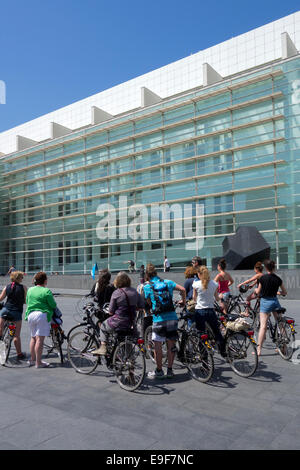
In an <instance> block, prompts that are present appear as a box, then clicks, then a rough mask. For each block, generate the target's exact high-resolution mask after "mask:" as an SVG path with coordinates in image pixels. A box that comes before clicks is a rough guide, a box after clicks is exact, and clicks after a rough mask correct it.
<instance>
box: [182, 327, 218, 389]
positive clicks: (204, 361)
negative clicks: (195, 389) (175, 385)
mask: <svg viewBox="0 0 300 470" xmlns="http://www.w3.org/2000/svg"><path fill="white" fill-rule="evenodd" d="M183 364H184V365H185V366H186V367H187V368H188V371H189V373H190V374H191V376H192V377H193V379H195V380H198V381H199V382H202V383H205V382H208V381H209V380H210V379H211V377H212V375H213V373H214V358H213V354H212V352H211V351H210V350H209V349H208V348H207V347H206V346H205V344H204V343H203V341H202V340H201V339H200V338H199V336H198V335H188V337H187V338H186V342H185V346H184V354H183Z"/></svg>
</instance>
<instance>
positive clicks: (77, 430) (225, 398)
mask: <svg viewBox="0 0 300 470" xmlns="http://www.w3.org/2000/svg"><path fill="white" fill-rule="evenodd" d="M78 300H79V297H75V296H71V294H70V292H68V295H67V296H63V295H61V296H59V297H57V303H58V305H59V307H60V308H61V310H62V311H63V318H64V325H63V326H64V329H65V331H66V332H68V330H69V329H70V328H71V327H72V326H73V325H74V324H75V323H76V321H77V320H78V319H79V317H78V315H77V314H76V304H77V302H78ZM282 305H283V306H287V308H288V314H289V316H293V317H294V318H295V320H296V330H297V324H298V325H299V324H300V313H299V308H298V301H287V300H286V301H282ZM297 337H299V338H300V334H298V335H297ZM29 339H30V337H29V328H28V325H27V323H26V322H23V327H22V346H23V350H24V351H26V352H28V351H29ZM64 351H66V345H64ZM14 354H15V351H14V349H13V353H12V356H14ZM50 362H51V367H50V368H47V369H35V368H34V367H31V368H29V367H28V366H27V365H26V361H25V362H23V363H20V364H19V365H17V363H16V362H15V361H13V360H12V362H11V363H10V365H9V367H0V383H1V386H0V399H1V403H2V406H1V407H0V432H1V441H0V448H1V449H2V450H3V449H9V450H11V449H12V450H13V449H20V450H46V449H48V450H49V449H67V450H75V449H78V450H93V449H107V450H110V449H112V450H125V449H129V450H132V449H137V450H140V449H145V450H147V449H150V450H159V449H166V450H168V449H170V450H184V449H187V450H193V449H201V450H202V449H224V450H229V449H261V450H273V449H274V450H275V449H300V438H299V426H300V411H299V405H300V393H299V390H300V374H299V371H300V369H299V367H300V365H299V363H298V364H297V363H296V361H294V362H292V361H288V362H287V361H284V360H283V359H281V358H280V357H279V356H278V355H276V354H275V351H274V347H273V345H272V344H271V343H270V342H269V341H267V342H266V345H265V348H264V350H263V355H262V357H261V359H260V362H259V367H258V370H257V372H256V374H255V375H254V376H253V377H252V378H249V379H243V378H241V377H238V376H237V375H235V374H234V373H233V371H232V370H231V368H230V367H229V365H228V364H226V363H225V362H224V361H223V360H222V359H221V358H220V356H215V363H216V364H215V365H216V370H215V375H214V378H213V380H212V381H211V382H210V383H209V384H201V383H198V382H196V381H195V380H193V379H191V378H190V377H189V375H188V373H187V371H186V369H184V368H183V367H182V366H181V365H180V364H179V363H176V364H175V374H176V376H175V378H174V379H164V380H163V381H156V380H150V379H146V380H145V382H144V385H143V386H142V388H141V389H140V390H138V391H137V392H135V393H129V392H126V391H124V390H121V389H120V388H119V386H118V384H117V383H116V381H115V379H114V376H113V375H112V374H111V373H110V372H108V370H107V369H106V368H101V367H99V368H98V369H96V371H95V372H94V373H93V374H92V375H90V376H84V375H80V374H78V373H76V372H75V371H74V370H73V369H72V367H71V366H70V364H69V363H68V361H67V360H66V362H65V364H64V365H63V366H61V365H60V363H59V360H58V357H57V356H56V355H55V354H54V355H52V356H51V357H50ZM299 362H300V361H299ZM152 369H153V365H152V363H151V362H150V360H147V371H149V370H152Z"/></svg>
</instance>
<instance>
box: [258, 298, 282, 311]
mask: <svg viewBox="0 0 300 470" xmlns="http://www.w3.org/2000/svg"><path fill="white" fill-rule="evenodd" d="M277 308H281V305H280V303H279V302H278V299H277V297H262V298H261V299H260V312H261V313H272V312H274V311H275V310H276V309H277Z"/></svg>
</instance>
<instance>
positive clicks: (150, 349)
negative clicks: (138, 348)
mask: <svg viewBox="0 0 300 470" xmlns="http://www.w3.org/2000/svg"><path fill="white" fill-rule="evenodd" d="M145 349H146V357H147V358H148V359H149V358H150V359H151V361H152V362H153V363H154V364H156V361H155V354H154V341H153V340H152V325H149V326H148V327H147V328H146V330H145ZM167 359H168V347H167V343H166V341H164V342H163V343H162V364H163V365H164V364H166V362H167Z"/></svg>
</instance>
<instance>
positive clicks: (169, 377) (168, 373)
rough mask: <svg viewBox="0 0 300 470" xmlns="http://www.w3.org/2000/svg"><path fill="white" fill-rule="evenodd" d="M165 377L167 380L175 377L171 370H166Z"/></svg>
mask: <svg viewBox="0 0 300 470" xmlns="http://www.w3.org/2000/svg"><path fill="white" fill-rule="evenodd" d="M166 377H167V378H168V379H172V378H173V377H175V374H174V372H173V369H169V368H168V370H167V375H166Z"/></svg>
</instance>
